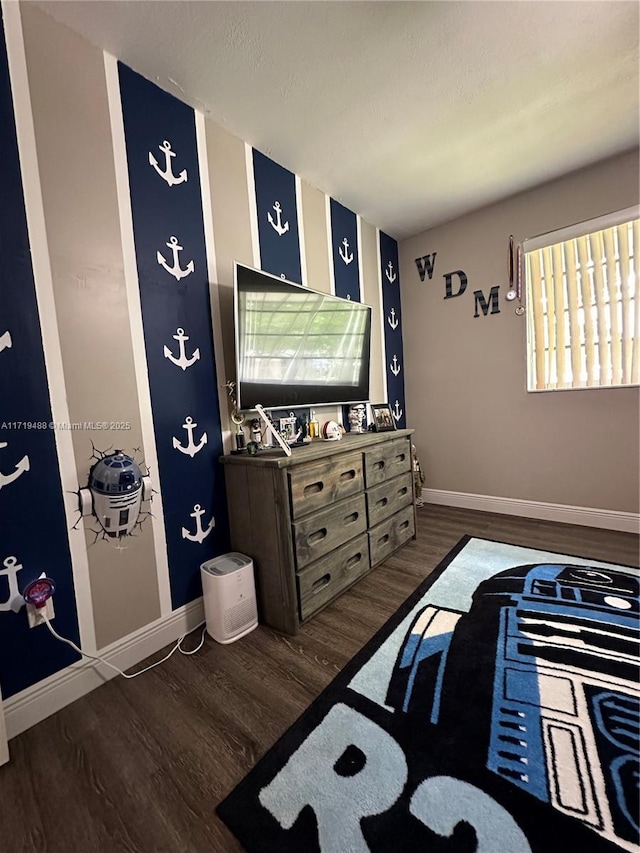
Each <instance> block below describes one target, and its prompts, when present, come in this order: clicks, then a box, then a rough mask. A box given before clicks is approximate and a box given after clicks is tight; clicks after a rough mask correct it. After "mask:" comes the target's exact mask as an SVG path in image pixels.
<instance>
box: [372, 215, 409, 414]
mask: <svg viewBox="0 0 640 853" xmlns="http://www.w3.org/2000/svg"><path fill="white" fill-rule="evenodd" d="M380 268H381V274H382V311H383V315H384V344H385V353H386V368H387V396H388V398H389V406H390V407H391V411H392V413H393V417H394V418H395V421H396V426H397V427H399V428H402V429H404V428H405V427H406V425H407V416H406V414H405V396H404V357H403V349H402V311H401V307H400V272H399V269H398V242H397V240H394V239H393V238H392V237H389V236H388V235H387V234H385V233H384V232H383V231H381V232H380ZM374 402H375V401H374Z"/></svg>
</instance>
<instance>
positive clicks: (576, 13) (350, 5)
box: [35, 0, 640, 238]
mask: <svg viewBox="0 0 640 853" xmlns="http://www.w3.org/2000/svg"><path fill="white" fill-rule="evenodd" d="M35 5H37V6H39V7H40V8H41V9H43V10H44V11H46V12H47V14H50V15H51V16H52V17H54V18H56V19H58V20H60V21H62V22H63V23H65V24H67V25H68V26H70V27H72V28H73V29H75V30H77V31H78V32H80V33H82V34H83V35H84V36H85V37H86V38H87V39H88V40H89V41H91V42H93V43H94V44H96V45H98V46H100V47H102V48H104V49H105V50H107V51H108V52H110V53H112V54H114V55H115V56H117V57H118V58H119V59H121V60H122V61H123V62H125V63H126V64H128V65H130V66H131V67H132V68H134V69H135V70H136V71H138V72H140V73H141V74H143V75H144V76H145V77H148V78H149V79H151V80H154V81H155V82H157V83H158V84H159V85H160V86H162V87H163V88H165V89H167V91H170V92H172V93H173V94H175V95H177V96H178V97H180V98H182V99H183V100H185V101H187V102H188V103H190V104H192V105H193V106H195V107H198V108H199V109H201V110H202V111H203V112H204V113H205V114H206V115H208V116H210V117H211V118H212V119H213V120H214V121H216V122H217V123H218V124H220V125H222V126H223V127H225V128H227V129H228V130H229V131H231V132H232V133H235V134H237V135H238V136H240V137H241V138H242V139H245V140H246V141H248V142H250V143H251V144H252V145H254V146H255V147H257V148H259V149H260V150H261V151H263V152H264V153H265V154H268V155H269V156H270V157H272V158H273V159H274V160H277V161H278V162H279V163H281V164H282V165H284V166H286V167H287V168H289V169H291V170H292V171H294V172H296V173H297V174H298V175H300V176H301V177H302V178H304V179H305V180H307V181H309V182H310V183H312V184H313V185H315V186H316V187H319V188H320V189H322V190H324V191H325V192H327V193H329V194H330V195H331V196H333V197H334V198H336V199H338V200H340V201H341V202H342V203H343V204H344V205H346V206H347V207H349V208H351V209H352V210H355V211H357V212H358V213H360V214H361V215H362V216H363V217H364V218H365V219H366V220H368V221H369V222H371V223H373V224H375V225H378V226H379V227H381V228H383V229H384V230H385V231H387V232H388V233H390V234H391V235H393V236H395V237H397V238H403V237H406V236H408V235H411V234H415V233H418V232H420V231H422V230H424V229H425V228H428V227H431V226H434V225H437V224H440V223H442V222H445V221H447V220H450V219H453V218H455V217H457V216H460V215H462V214H464V213H466V212H468V211H470V210H473V209H476V208H478V207H481V206H483V205H485V204H489V203H491V202H493V201H497V200H498V199H500V198H504V197H506V196H508V195H511V194H513V193H515V192H518V191H520V190H523V189H526V188H528V187H531V186H535V185H536V184H539V183H542V182H544V181H546V180H549V179H551V178H554V177H556V176H559V175H562V174H565V173H567V172H569V171H572V170H574V169H577V168H580V167H581V166H585V165H588V164H590V163H593V162H595V161H597V160H600V159H603V158H605V157H608V156H610V155H613V154H616V153H618V152H621V151H625V150H629V149H631V148H633V147H635V146H637V145H638V134H639V130H638V129H639V124H640V115H639V103H638V102H639V95H638V92H639V79H638V66H639V60H638V28H639V14H638V13H639V8H640V6H639V4H638V3H637V2H618V0H613V2H611V0H604V1H603V2H599V0H589V2H582V0H565V2H554V1H553V0H551V2H540V0H534V2H526V0H524V1H523V2H518V0H511V2H493V0H486V2H480V0H478V1H477V2H458V0H445V2H432V0H423V2H384V0H381V2H346V0H343V2H279V0H273V2H242V0H236V2H212V0H209V1H208V2H207V0H201V1H200V2H192V0H165V2H155V0H154V2H148V0H133V2H130V1H129V0H108V2H105V0H72V2H69V0H55V2H47V0H37V2H36V3H35Z"/></svg>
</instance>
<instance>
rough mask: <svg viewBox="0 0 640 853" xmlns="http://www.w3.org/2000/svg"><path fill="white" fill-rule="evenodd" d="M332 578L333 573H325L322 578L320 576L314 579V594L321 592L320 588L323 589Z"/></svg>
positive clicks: (312, 590) (312, 586)
mask: <svg viewBox="0 0 640 853" xmlns="http://www.w3.org/2000/svg"><path fill="white" fill-rule="evenodd" d="M330 580H331V575H330V574H329V573H327V574H326V575H323V576H322V577H321V578H318V580H317V581H314V582H313V583H312V584H311V592H312V593H313V594H314V595H315V594H316V592H320V590H321V589H323V588H324V587H325V586H326V585H327V584H328V583H329V581H330Z"/></svg>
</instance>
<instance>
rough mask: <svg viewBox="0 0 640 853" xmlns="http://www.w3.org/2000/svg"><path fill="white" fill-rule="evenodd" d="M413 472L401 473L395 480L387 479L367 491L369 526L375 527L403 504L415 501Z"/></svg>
mask: <svg viewBox="0 0 640 853" xmlns="http://www.w3.org/2000/svg"><path fill="white" fill-rule="evenodd" d="M411 477H412V475H411V473H409V474H401V475H400V476H399V477H394V478H393V480H387V481H386V482H384V483H380V485H379V486H374V487H373V488H372V489H369V491H368V492H367V518H368V521H369V527H375V525H376V524H379V523H380V522H381V521H384V519H385V518H389V516H390V515H393V514H394V513H395V512H397V511H398V510H399V509H402V507H403V506H407V504H410V503H411V502H412V501H413V492H412V491H411Z"/></svg>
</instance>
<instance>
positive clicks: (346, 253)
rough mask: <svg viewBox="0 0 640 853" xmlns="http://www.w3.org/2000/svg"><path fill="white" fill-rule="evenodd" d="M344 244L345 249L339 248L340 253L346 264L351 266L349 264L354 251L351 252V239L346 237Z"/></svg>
mask: <svg viewBox="0 0 640 853" xmlns="http://www.w3.org/2000/svg"><path fill="white" fill-rule="evenodd" d="M342 245H343V246H344V251H343V250H342V249H338V254H339V255H340V257H341V258H342V260H343V261H344V262H345V264H346V265H347V266H349V264H350V263H351V261H352V260H353V252H351V254H349V241H348V240H347V238H346V237H345V238H344V240H343V241H342Z"/></svg>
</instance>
